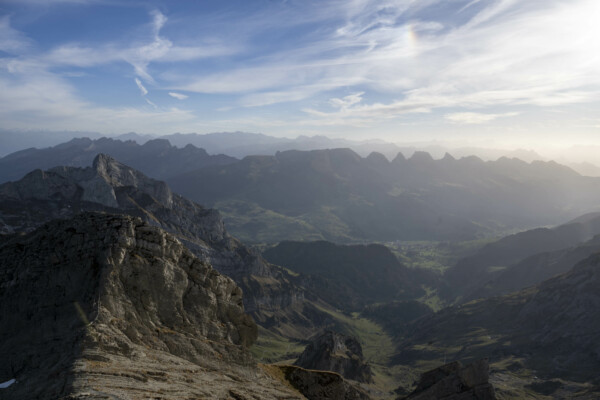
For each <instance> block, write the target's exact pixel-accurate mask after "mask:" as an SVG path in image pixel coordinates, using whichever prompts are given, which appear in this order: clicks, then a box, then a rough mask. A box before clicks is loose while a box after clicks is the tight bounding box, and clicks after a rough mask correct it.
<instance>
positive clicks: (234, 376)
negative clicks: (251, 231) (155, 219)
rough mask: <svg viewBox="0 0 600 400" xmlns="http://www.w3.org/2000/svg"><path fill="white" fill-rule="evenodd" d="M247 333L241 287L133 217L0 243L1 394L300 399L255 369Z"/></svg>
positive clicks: (78, 220) (76, 223)
mask: <svg viewBox="0 0 600 400" xmlns="http://www.w3.org/2000/svg"><path fill="white" fill-rule="evenodd" d="M255 338H256V325H255V324H254V322H253V321H252V319H251V318H250V317H249V316H248V315H246V314H244V310H243V305H242V292H241V290H240V289H239V287H238V286H237V285H236V284H235V283H234V282H233V281H232V280H231V279H230V278H228V277H225V276H223V275H221V274H219V273H218V272H217V271H215V270H214V269H213V268H212V267H211V266H210V265H209V264H208V263H206V262H204V261H202V260H200V259H198V258H196V257H195V256H194V255H193V254H192V253H191V252H190V251H189V250H187V249H186V248H185V247H184V246H183V245H182V244H181V243H180V242H179V240H177V239H176V238H175V237H174V236H172V235H170V234H168V233H166V232H164V231H163V230H161V229H159V228H156V227H151V226H149V225H147V224H145V223H144V222H143V221H141V220H140V219H139V218H134V217H130V216H122V215H109V214H98V213H84V214H81V215H79V216H77V217H75V218H73V219H71V220H63V221H54V222H51V223H48V224H46V225H44V226H42V227H40V228H39V229H37V230H36V231H34V232H32V233H30V234H27V235H24V236H13V237H12V238H11V239H9V240H6V241H4V242H3V243H2V244H1V245H0V359H1V360H2V362H0V381H1V382H4V381H8V380H10V379H16V380H17V382H16V383H15V384H13V385H12V386H10V387H9V388H6V389H2V393H1V395H2V398H3V399H30V398H36V399H38V398H39V399H56V398H63V397H64V398H69V399H77V398H84V397H85V398H150V397H151V398H156V397H160V398H162V399H180V398H228V397H232V396H233V395H232V394H231V393H230V392H231V391H234V392H236V393H238V394H239V396H238V397H234V396H233V397H234V398H290V399H294V398H295V399H301V398H302V396H300V395H298V394H297V393H295V392H293V391H290V389H287V388H285V387H284V386H283V385H281V383H280V382H277V381H275V380H273V379H272V378H270V377H269V376H268V375H266V374H265V373H264V372H262V371H261V370H260V369H258V368H256V366H255V364H254V361H253V359H252V357H251V356H250V354H249V352H248V351H247V350H246V347H247V346H249V345H251V344H252V342H253V341H254V340H255ZM246 396H247V397H246ZM253 396H254V397H253Z"/></svg>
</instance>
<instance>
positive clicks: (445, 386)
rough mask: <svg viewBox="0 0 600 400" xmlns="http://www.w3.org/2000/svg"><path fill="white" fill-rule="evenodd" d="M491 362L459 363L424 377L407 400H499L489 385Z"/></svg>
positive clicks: (422, 376) (445, 366)
mask: <svg viewBox="0 0 600 400" xmlns="http://www.w3.org/2000/svg"><path fill="white" fill-rule="evenodd" d="M488 379H489V364H488V360H487V359H483V360H479V361H476V362H474V363H472V364H469V365H467V366H466V367H465V366H463V365H462V364H461V363H460V362H459V361H455V362H452V363H449V364H446V365H443V366H441V367H439V368H436V369H433V370H431V371H428V372H425V373H424V374H423V375H421V380H420V381H419V383H418V384H417V387H416V389H415V390H414V391H413V393H411V394H410V395H409V396H408V397H404V399H405V400H438V399H444V400H463V399H465V400H466V399H473V400H495V399H496V395H495V392H494V387H493V386H492V385H491V384H490V383H489V381H488Z"/></svg>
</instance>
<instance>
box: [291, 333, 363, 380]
mask: <svg viewBox="0 0 600 400" xmlns="http://www.w3.org/2000/svg"><path fill="white" fill-rule="evenodd" d="M295 365H298V366H300V367H302V368H305V369H312V370H321V371H332V372H337V373H338V374H340V375H342V376H343V377H344V378H346V379H352V380H355V381H359V382H366V383H370V382H373V377H372V374H371V367H369V365H368V364H366V363H365V361H364V358H363V352H362V346H361V345H360V343H359V342H358V340H356V339H355V338H353V337H350V336H346V335H343V334H341V333H337V332H332V331H326V332H323V333H322V334H320V335H318V336H317V337H315V338H313V339H312V340H311V342H310V343H309V344H308V346H306V348H305V349H304V351H303V352H302V354H301V355H300V357H298V360H296V362H295Z"/></svg>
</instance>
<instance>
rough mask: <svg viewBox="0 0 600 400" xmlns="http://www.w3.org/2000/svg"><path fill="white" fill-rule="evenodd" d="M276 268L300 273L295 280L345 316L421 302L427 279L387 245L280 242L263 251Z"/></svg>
mask: <svg viewBox="0 0 600 400" xmlns="http://www.w3.org/2000/svg"><path fill="white" fill-rule="evenodd" d="M263 256H264V257H265V258H266V259H267V260H268V261H269V262H271V263H273V264H276V265H281V266H283V267H286V268H288V269H290V270H292V271H294V272H296V273H298V274H300V275H299V276H297V277H294V281H296V282H298V283H299V284H301V285H302V286H304V287H306V288H308V289H311V290H312V292H313V293H315V295H317V296H319V297H320V298H322V299H323V300H325V301H326V302H327V303H329V304H331V305H334V306H335V307H336V308H339V309H342V310H345V311H348V312H350V311H360V310H362V309H363V308H364V307H365V306H366V305H369V304H373V303H378V302H390V301H392V300H397V299H413V298H417V297H421V296H422V295H423V294H424V291H423V290H422V289H421V284H422V283H423V282H424V280H425V279H424V278H425V277H423V276H422V274H421V273H420V271H416V270H409V269H408V268H406V267H405V266H404V265H402V264H400V262H398V259H397V258H396V257H395V256H394V254H393V253H392V252H391V251H390V250H389V249H388V248H387V247H385V246H382V245H377V244H370V245H351V246H344V245H336V244H334V243H330V242H325V241H318V242H309V243H302V242H287V241H286V242H281V243H279V244H278V245H277V246H275V247H272V248H270V249H268V250H266V251H264V252H263Z"/></svg>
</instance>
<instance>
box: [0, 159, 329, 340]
mask: <svg viewBox="0 0 600 400" xmlns="http://www.w3.org/2000/svg"><path fill="white" fill-rule="evenodd" d="M82 211H105V212H112V213H125V214H128V215H132V216H137V217H139V218H141V219H143V220H144V221H146V222H147V223H149V224H151V225H154V226H158V227H161V228H163V229H165V230H166V231H168V232H170V233H172V234H173V235H175V236H176V237H177V238H178V239H179V240H181V241H182V242H183V243H184V244H185V245H186V246H187V247H189V248H190V249H191V250H192V251H193V252H194V254H195V255H196V256H198V257H199V258H200V259H202V260H204V261H206V262H210V263H211V264H212V265H213V267H214V268H215V269H216V270H218V271H219V272H221V273H223V274H226V275H228V276H230V277H231V278H233V279H234V280H235V281H236V282H237V284H238V285H239V286H240V287H242V289H243V291H244V293H245V296H244V305H245V307H246V311H247V312H249V313H251V314H252V315H253V316H254V317H255V318H256V320H257V321H258V322H259V323H261V324H263V325H268V324H270V327H271V328H274V329H275V330H277V329H281V330H286V332H291V334H292V335H296V336H298V337H302V336H303V335H306V334H309V333H310V332H312V331H313V330H314V327H315V325H320V324H321V323H322V321H324V320H326V317H325V316H324V315H323V314H322V313H320V312H319V311H318V310H317V309H316V308H314V307H312V306H311V305H310V304H308V303H307V302H306V301H305V297H304V290H302V289H300V288H299V287H297V286H296V285H294V284H293V283H291V280H290V279H289V276H288V275H287V273H286V272H285V271H283V270H282V269H280V268H277V267H274V266H272V265H270V264H269V263H267V262H265V261H264V260H263V259H262V257H261V256H260V254H258V253H257V252H255V251H254V250H252V249H250V248H248V247H246V246H244V245H243V244H242V243H241V242H239V241H238V240H237V239H235V238H233V237H231V236H230V235H229V234H228V233H227V232H226V230H225V227H224V224H223V220H222V219H221V216H220V214H219V213H218V211H216V210H212V209H206V208H203V207H201V206H199V205H198V204H196V203H193V202H191V201H189V200H187V199H185V198H184V197H181V196H179V195H177V194H175V193H172V192H171V190H170V189H169V187H168V186H167V185H166V184H165V183H164V182H161V181H156V180H154V179H151V178H148V177H146V176H145V175H144V174H142V173H140V172H139V171H136V170H135V169H133V168H130V167H128V166H126V165H123V164H121V163H119V162H118V161H116V160H114V159H113V158H111V157H109V156H106V155H103V154H100V155H98V156H97V157H96V158H95V159H94V162H93V165H92V167H88V168H75V167H56V168H52V169H50V170H48V171H41V170H36V171H33V172H31V173H29V174H27V175H26V176H25V177H24V178H23V179H21V180H20V181H17V182H9V183H6V184H3V185H0V231H1V232H4V233H13V232H28V231H31V230H33V229H35V228H36V227H38V226H39V225H40V224H42V223H44V222H47V221H50V220H52V219H55V218H66V217H70V216H73V215H76V214H77V213H79V212H82ZM282 321H287V322H282ZM280 322H282V323H283V324H284V325H285V326H283V327H279V326H278V324H279V323H280Z"/></svg>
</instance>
